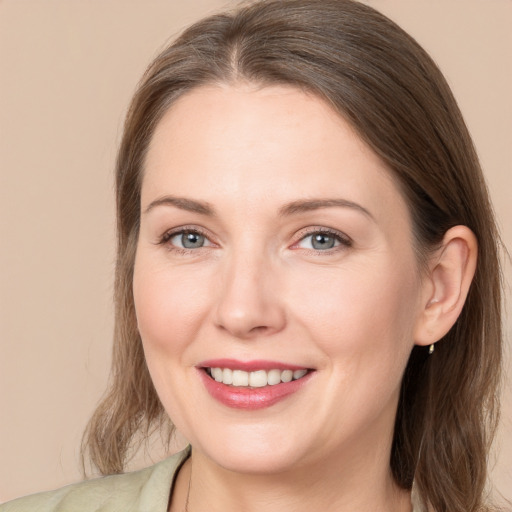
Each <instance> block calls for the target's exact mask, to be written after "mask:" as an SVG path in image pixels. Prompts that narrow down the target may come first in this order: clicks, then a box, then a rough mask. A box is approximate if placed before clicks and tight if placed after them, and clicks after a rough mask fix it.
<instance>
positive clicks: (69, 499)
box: [0, 447, 422, 512]
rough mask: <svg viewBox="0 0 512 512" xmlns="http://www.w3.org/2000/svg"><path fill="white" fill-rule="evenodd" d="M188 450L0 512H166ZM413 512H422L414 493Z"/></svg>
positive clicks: (2, 507) (13, 504) (8, 506)
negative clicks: (140, 467)
mask: <svg viewBox="0 0 512 512" xmlns="http://www.w3.org/2000/svg"><path fill="white" fill-rule="evenodd" d="M189 455H190V447H189V448H187V449H186V450H183V451H182V452H179V453H177V454H176V455H173V456H172V457H169V458H168V459H165V460H163V461H162V462H159V463H158V464H155V465H154V466H151V467H149V468H146V469H142V470H140V471H134V472H133V473H124V474H121V475H112V476H105V477H102V478H96V479H94V480H86V481H84V482H80V483H78V484H73V485H68V486H66V487H63V488H62V489H57V490H56V491H50V492H43V493H39V494H32V495H31V496H25V497H24V498H19V499H17V500H14V501H10V502H8V503H4V504H3V505H0V512H167V509H168V507H169V498H170V496H171V492H172V488H173V485H174V479H175V477H176V475H177V473H178V470H179V468H180V467H181V465H182V464H183V462H184V461H185V460H186V459H187V458H188V456H189ZM412 501H413V504H414V505H413V512H420V511H421V510H422V509H421V508H420V507H419V504H418V503H415V502H416V496H415V492H414V490H413V499H412Z"/></svg>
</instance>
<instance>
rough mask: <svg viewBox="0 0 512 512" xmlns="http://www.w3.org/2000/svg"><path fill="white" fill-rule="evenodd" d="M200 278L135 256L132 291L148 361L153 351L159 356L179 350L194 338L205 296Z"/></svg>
mask: <svg viewBox="0 0 512 512" xmlns="http://www.w3.org/2000/svg"><path fill="white" fill-rule="evenodd" d="M201 282H202V281H201V278H200V277H199V276H198V277H197V278H194V279H190V276H187V274H186V273H185V272H180V271H176V272H169V269H168V268H165V267H163V268H158V266H155V265H153V266H150V265H145V261H144V259H143V258H140V259H139V260H137V262H136V265H135V271H134V279H133V294H134V302H135V311H136V315H137V324H138V328H139V332H140V335H141V338H142V341H143V344H144V349H145V351H146V355H147V357H148V363H149V358H150V357H151V354H152V353H153V352H157V353H158V356H162V355H163V354H169V355H170V354H171V353H181V352H182V350H183V347H184V345H186V342H187V340H190V339H191V338H193V336H194V334H195V332H196V330H197V326H198V318H200V317H201V316H202V315H203V311H204V309H205V304H204V302H205V299H206V296H207V294H205V290H204V288H202V289H201V286H199V283H201ZM194 283H198V285H197V286H194ZM203 283H204V281H203Z"/></svg>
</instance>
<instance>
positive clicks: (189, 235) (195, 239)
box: [170, 231, 208, 249]
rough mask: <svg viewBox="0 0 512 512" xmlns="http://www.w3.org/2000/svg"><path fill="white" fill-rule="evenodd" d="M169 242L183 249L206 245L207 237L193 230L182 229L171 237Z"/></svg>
mask: <svg viewBox="0 0 512 512" xmlns="http://www.w3.org/2000/svg"><path fill="white" fill-rule="evenodd" d="M170 242H171V244H172V245H175V246H176V247H182V248H183V249H199V248H201V247H204V246H205V245H208V243H207V238H206V237H205V236H204V235H201V233H197V232H195V231H182V232H181V233H176V234H175V235H174V236H172V237H171V239H170Z"/></svg>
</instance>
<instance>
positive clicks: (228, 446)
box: [191, 429, 307, 474]
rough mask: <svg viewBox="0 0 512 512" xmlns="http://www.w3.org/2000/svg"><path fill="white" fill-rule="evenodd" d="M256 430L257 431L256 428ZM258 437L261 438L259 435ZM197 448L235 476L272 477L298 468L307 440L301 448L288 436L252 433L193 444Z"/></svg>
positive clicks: (226, 436)
mask: <svg viewBox="0 0 512 512" xmlns="http://www.w3.org/2000/svg"><path fill="white" fill-rule="evenodd" d="M254 430H257V429H254ZM258 434H259V435H258ZM191 444H192V447H193V448H194V449H197V450H198V451H200V452H201V453H202V454H204V455H205V456H206V457H208V458H209V459H210V460H212V461H213V462H214V463H215V464H217V465H218V466H220V467H222V468H224V469H227V470H229V471H233V472H236V473H251V474H272V473H282V472H286V471H287V470H289V469H291V468H295V467H296V466H297V464H298V463H299V461H301V460H302V459H303V456H304V452H305V451H306V450H305V444H307V443H304V441H302V442H301V443H300V444H301V445H302V446H300V445H299V446H300V447H299V446H298V445H297V443H294V442H293V439H290V438H289V437H288V436H287V439H283V436H282V435H281V436H280V435H278V436H276V435H271V434H270V433H267V434H264V433H263V432H252V433H250V434H247V433H244V434H243V435H239V436H238V435H231V434H228V435H225V436H223V437H222V438H221V440H219V439H218V438H217V439H216V440H213V439H208V440H205V442H204V443H200V442H198V443H194V442H193V441H192V443H191Z"/></svg>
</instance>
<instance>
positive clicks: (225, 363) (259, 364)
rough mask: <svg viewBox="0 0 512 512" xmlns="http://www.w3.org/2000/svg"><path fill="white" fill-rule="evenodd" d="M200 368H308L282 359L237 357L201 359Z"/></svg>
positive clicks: (247, 369) (251, 370)
mask: <svg viewBox="0 0 512 512" xmlns="http://www.w3.org/2000/svg"><path fill="white" fill-rule="evenodd" d="M196 366H197V367H198V368H231V369H232V370H243V371H245V372H255V371H257V370H274V369H279V370H306V369H308V368H307V367H306V366H300V365H295V364H289V363H283V362H281V361H268V360H251V361H239V360H237V359H208V360H207V361H201V362H200V363H199V364H198V365H196Z"/></svg>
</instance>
